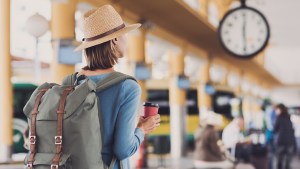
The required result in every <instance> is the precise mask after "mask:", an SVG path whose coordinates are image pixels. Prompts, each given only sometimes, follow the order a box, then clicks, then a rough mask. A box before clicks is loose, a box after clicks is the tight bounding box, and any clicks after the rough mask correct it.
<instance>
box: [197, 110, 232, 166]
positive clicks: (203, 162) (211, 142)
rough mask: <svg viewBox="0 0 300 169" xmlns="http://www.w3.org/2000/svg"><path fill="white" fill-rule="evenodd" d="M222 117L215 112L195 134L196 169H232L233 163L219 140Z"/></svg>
mask: <svg viewBox="0 0 300 169" xmlns="http://www.w3.org/2000/svg"><path fill="white" fill-rule="evenodd" d="M221 125H222V117H221V116H220V115H218V114H215V113H213V112H209V115H208V116H207V117H206V118H205V120H203V122H202V124H201V126H199V128H198V129H197V131H196V133H195V139H196V140H195V142H196V151H195V161H194V165H195V167H196V168H220V169H232V168H233V167H234V165H233V163H232V162H231V161H229V160H228V159H227V157H226V154H225V152H224V149H223V150H222V148H221V146H222V142H221V140H220V138H219V133H218V127H219V126H221Z"/></svg>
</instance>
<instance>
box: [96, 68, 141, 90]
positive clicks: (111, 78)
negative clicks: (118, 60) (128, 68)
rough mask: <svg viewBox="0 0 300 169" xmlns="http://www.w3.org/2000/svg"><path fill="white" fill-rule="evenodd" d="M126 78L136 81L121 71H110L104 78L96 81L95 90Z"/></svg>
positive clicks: (105, 87) (103, 88) (102, 88)
mask: <svg viewBox="0 0 300 169" xmlns="http://www.w3.org/2000/svg"><path fill="white" fill-rule="evenodd" d="M126 79H131V80H134V81H136V79H135V78H134V77H132V76H129V75H126V74H124V73H121V72H112V73H110V74H109V75H108V76H107V77H106V78H104V79H103V80H101V81H99V82H98V83H97V92H99V91H102V90H105V89H107V88H109V87H110V86H113V85H115V84H118V83H120V82H122V81H124V80H126Z"/></svg>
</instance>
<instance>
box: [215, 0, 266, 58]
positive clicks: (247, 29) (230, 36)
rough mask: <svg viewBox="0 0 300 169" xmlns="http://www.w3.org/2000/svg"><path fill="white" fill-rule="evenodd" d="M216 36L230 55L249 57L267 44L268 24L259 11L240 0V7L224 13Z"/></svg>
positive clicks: (244, 0)
mask: <svg viewBox="0 0 300 169" xmlns="http://www.w3.org/2000/svg"><path fill="white" fill-rule="evenodd" d="M218 36H219V40H220V42H221V45H222V46H223V47H224V48H225V50H226V51H227V52H229V53H230V54H231V55H233V56H235V57H238V58H242V59H251V58H253V57H254V56H256V55H257V54H258V53H260V52H261V51H262V50H263V49H264V48H265V47H266V46H267V44H268V41H269V38H270V26H269V24H268V21H267V19H266V17H265V16H264V15H263V14H262V13H261V12H259V11H258V10H256V9H254V8H251V7H248V6H246V0H241V6H240V7H238V8H235V9H232V10H230V11H229V12H227V13H226V14H225V15H224V18H223V19H222V20H221V22H220V25H219V29H218Z"/></svg>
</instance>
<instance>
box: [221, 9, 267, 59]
mask: <svg viewBox="0 0 300 169" xmlns="http://www.w3.org/2000/svg"><path fill="white" fill-rule="evenodd" d="M241 9H247V10H252V11H254V12H256V13H257V14H258V15H260V16H261V18H262V19H263V21H264V22H265V23H266V26H267V39H266V41H265V42H264V44H263V46H262V47H261V48H259V50H257V51H256V52H254V53H252V54H248V55H240V54H236V53H234V52H232V51H231V50H229V49H228V48H227V47H226V45H225V43H224V42H223V41H222V37H221V28H222V26H223V23H224V21H225V19H226V18H227V17H228V16H229V15H230V14H232V13H233V12H235V11H238V10H241ZM270 34H271V33H270V25H269V23H268V21H267V19H266V17H265V16H264V15H263V14H262V13H261V12H260V11H258V10H257V9H255V8H251V7H248V6H246V5H245V4H242V5H241V6H240V7H237V8H234V9H232V10H230V11H228V12H227V13H226V14H225V15H224V17H223V19H222V20H221V21H220V24H219V27H218V38H219V41H220V43H221V46H222V47H223V48H224V49H225V50H226V51H227V52H228V53H230V54H231V55H232V56H234V57H236V58H239V59H252V58H253V57H255V56H256V55H257V54H259V53H260V52H261V51H263V50H264V49H265V48H266V46H267V45H268V43H269V39H270V36H271V35H270Z"/></svg>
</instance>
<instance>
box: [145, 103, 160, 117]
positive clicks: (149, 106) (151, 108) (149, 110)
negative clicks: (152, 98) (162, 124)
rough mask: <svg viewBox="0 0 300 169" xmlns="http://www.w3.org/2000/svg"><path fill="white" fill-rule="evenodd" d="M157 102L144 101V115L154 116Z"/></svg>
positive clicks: (157, 107) (156, 111)
mask: <svg viewBox="0 0 300 169" xmlns="http://www.w3.org/2000/svg"><path fill="white" fill-rule="evenodd" d="M158 109H159V106H158V104H154V103H150V102H145V103H144V117H149V116H155V115H157V113H158Z"/></svg>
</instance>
